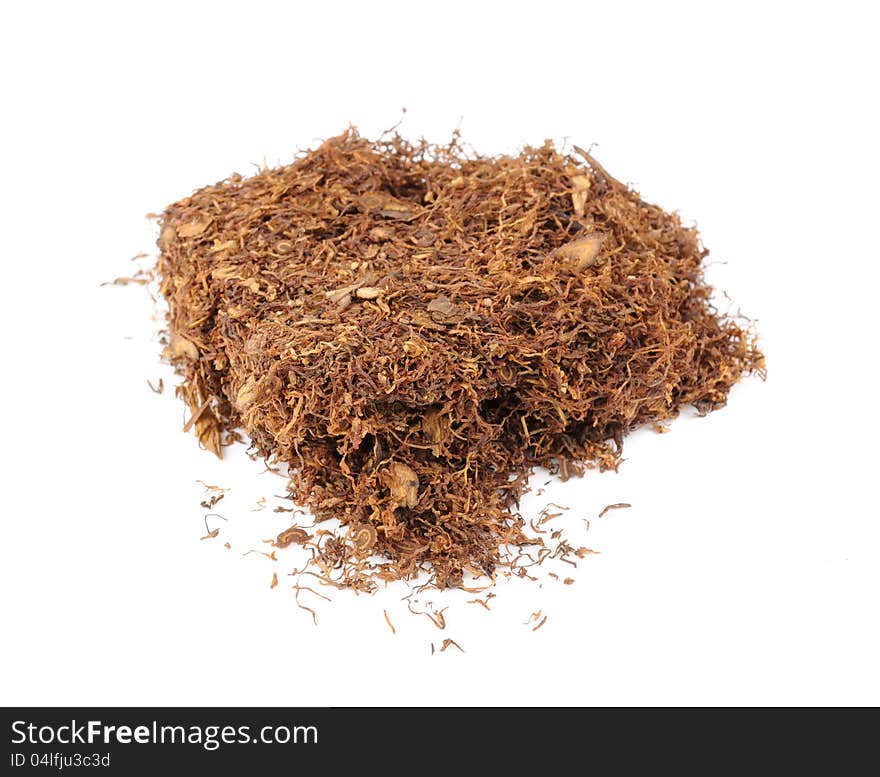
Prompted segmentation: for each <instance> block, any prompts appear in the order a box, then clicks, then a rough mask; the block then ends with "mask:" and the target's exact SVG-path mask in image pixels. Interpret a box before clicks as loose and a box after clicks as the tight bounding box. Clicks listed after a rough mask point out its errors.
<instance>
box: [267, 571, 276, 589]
mask: <svg viewBox="0 0 880 777" xmlns="http://www.w3.org/2000/svg"><path fill="white" fill-rule="evenodd" d="M277 587H278V573H277V572H273V573H272V582H271V583H269V588H277Z"/></svg>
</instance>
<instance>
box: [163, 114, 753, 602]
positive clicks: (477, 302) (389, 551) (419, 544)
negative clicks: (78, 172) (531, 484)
mask: <svg viewBox="0 0 880 777" xmlns="http://www.w3.org/2000/svg"><path fill="white" fill-rule="evenodd" d="M575 151H576V152H577V153H576V155H575V154H567V153H563V152H561V151H559V150H557V149H556V148H555V147H554V145H553V144H552V143H550V142H547V143H545V144H544V145H542V146H540V147H535V148H532V147H527V148H525V149H523V150H522V152H520V153H519V154H517V155H512V156H499V157H484V156H478V155H474V154H473V153H469V152H466V151H465V149H464V147H463V145H462V144H461V143H460V141H459V139H458V137H457V136H454V137H453V139H452V141H451V142H450V143H449V144H448V145H445V146H433V145H430V144H428V143H427V142H425V141H420V142H417V143H410V142H407V141H406V140H404V139H402V138H401V137H399V136H397V135H391V134H386V135H384V136H383V137H382V138H380V139H379V140H378V141H376V142H371V141H369V140H366V139H364V138H362V137H360V136H359V135H358V134H357V132H356V131H355V130H349V131H347V132H345V133H344V134H342V135H340V136H338V137H335V138H332V139H330V140H328V141H326V142H325V143H324V144H323V145H321V146H320V147H319V148H317V149H315V150H313V151H310V152H308V153H304V154H302V155H301V156H299V158H297V159H296V161H295V162H294V163H293V164H291V165H288V166H284V167H279V168H276V169H264V170H262V171H261V172H259V173H257V174H256V175H254V176H253V177H251V178H248V179H245V178H242V177H241V176H239V175H232V176H230V177H229V178H227V179H226V180H224V181H221V182H220V183H217V184H215V185H213V186H208V187H205V188H203V189H200V190H199V191H197V192H195V193H194V194H193V195H192V196H190V197H187V198H185V199H183V200H181V201H179V202H177V203H175V204H173V205H171V206H169V207H168V208H167V209H166V210H165V212H164V213H163V214H162V216H161V220H160V236H159V240H158V244H159V248H160V256H159V262H158V267H157V270H158V276H159V279H160V288H161V292H162V294H163V295H164V297H165V298H166V299H167V301H168V305H169V312H168V326H169V339H168V345H167V347H166V348H165V352H164V353H165V355H166V357H167V358H168V359H170V360H171V361H172V362H173V363H174V365H175V366H176V367H177V369H178V370H179V371H180V372H181V373H182V374H183V376H184V382H183V385H182V386H181V388H180V393H181V395H182V396H183V398H184V399H185V400H186V402H187V404H188V405H189V408H190V412H191V417H190V421H189V426H190V427H192V428H193V429H194V431H195V434H196V436H197V437H198V439H199V441H200V442H201V444H202V445H203V446H204V447H205V448H207V449H208V450H211V451H213V452H214V453H215V454H217V455H218V456H220V455H221V454H222V448H221V440H223V439H224V437H223V435H224V434H225V435H226V437H225V439H226V440H227V441H229V440H230V439H235V437H234V436H233V435H235V434H236V433H235V431H234V430H235V429H237V428H242V429H243V430H244V431H245V432H246V433H247V434H248V435H250V437H251V439H252V440H253V442H254V445H255V446H256V449H257V450H258V451H259V453H260V454H262V455H264V456H266V457H269V456H272V457H274V460H276V461H279V462H285V463H287V464H289V468H290V474H291V491H290V496H291V497H292V498H293V499H295V500H296V501H298V502H300V503H302V504H304V505H306V506H308V507H309V508H310V509H311V511H312V512H313V513H314V515H315V516H316V518H317V519H318V520H319V521H322V520H325V519H329V518H337V519H339V521H341V523H342V524H343V528H342V530H341V531H340V532H336V533H332V532H323V533H321V532H319V533H318V534H317V535H316V537H315V538H309V539H308V540H307V541H306V540H303V539H302V538H301V535H299V534H298V533H296V534H295V535H290V539H291V541H294V542H300V541H302V542H304V544H305V545H306V547H308V549H309V550H310V551H312V552H313V553H314V561H313V563H314V564H315V565H316V567H317V568H318V569H319V570H320V573H321V576H322V578H324V579H326V580H328V581H330V580H332V582H333V584H335V585H339V586H345V587H353V588H355V589H356V590H371V589H372V588H374V587H375V586H376V585H377V583H378V582H379V581H384V582H387V581H390V580H396V579H401V578H403V579H409V578H413V577H415V576H416V575H418V574H419V573H420V572H423V571H427V572H428V573H429V574H430V575H431V577H432V580H433V583H434V585H436V586H438V587H441V588H442V587H446V586H459V585H461V584H462V581H463V579H464V575H465V574H470V575H477V576H480V575H485V576H488V577H489V578H490V579H494V575H495V574H496V570H498V569H499V568H500V567H501V568H510V564H511V556H510V554H511V552H513V553H514V554H515V553H516V549H517V548H519V549H521V548H522V546H524V545H527V544H532V545H535V544H537V545H542V544H543V543H541V542H540V541H538V540H535V539H533V538H530V537H528V536H527V535H526V533H525V531H524V530H525V529H526V525H525V522H524V520H523V519H522V517H521V516H520V515H519V514H518V513H517V512H516V505H517V503H518V499H519V497H520V496H521V495H522V494H523V493H524V491H525V489H526V485H527V479H528V476H529V474H530V473H531V472H532V471H533V469H534V468H535V467H536V466H545V467H548V468H549V469H550V470H551V471H552V472H554V473H556V474H558V475H559V476H560V477H562V478H563V479H565V478H568V477H571V476H577V475H581V474H583V472H584V470H585V468H599V469H607V468H615V467H616V466H617V465H618V463H619V461H620V446H621V443H622V440H623V438H624V436H625V435H626V434H627V433H628V432H629V431H631V430H632V429H634V428H636V427H639V426H642V425H645V424H662V423H663V422H664V421H666V420H669V419H671V418H673V417H675V416H676V415H677V414H678V413H679V412H680V411H681V409H682V408H683V407H685V406H687V405H692V406H694V407H696V408H697V410H698V411H699V412H700V413H705V412H708V411H710V410H714V409H716V408H719V407H721V406H723V405H724V404H725V402H726V399H727V394H728V392H729V390H730V388H731V386H732V385H733V384H734V383H736V382H737V381H738V380H739V379H740V378H741V377H742V376H743V374H745V373H749V372H757V373H759V374H761V375H763V370H764V362H763V357H762V355H761V353H760V351H759V350H758V348H757V346H756V340H755V336H754V334H753V333H752V332H751V330H750V329H749V328H748V326H747V325H744V324H742V323H741V322H738V321H737V320H734V319H732V318H728V317H725V316H722V315H720V314H719V313H718V312H717V311H716V310H715V308H714V307H713V305H712V303H711V301H710V296H711V293H712V289H711V287H709V286H708V285H706V283H705V282H704V279H703V268H702V262H703V259H704V257H705V256H706V254H707V252H706V250H705V249H704V248H703V247H702V245H701V244H700V242H699V239H698V236H697V233H696V231H695V230H694V229H692V228H687V227H683V226H682V225H681V223H680V221H679V218H678V216H677V215H675V214H670V213H666V212H664V211H663V210H662V209H660V208H659V207H657V206H655V205H651V204H649V203H647V202H644V201H643V200H642V199H641V198H640V197H639V195H638V194H637V193H636V192H633V191H631V190H629V189H628V188H627V187H626V186H625V185H623V184H621V183H620V182H618V181H617V180H615V179H614V178H612V177H611V176H610V175H609V174H608V173H607V172H606V171H605V170H604V169H603V168H602V167H601V166H600V165H599V164H598V163H597V162H596V161H595V160H594V159H593V158H592V157H591V156H590V155H589V154H587V153H586V152H583V151H581V150H580V149H577V148H576V149H575ZM284 539H285V538H282V537H279V541H278V542H277V543H276V544H278V545H279V546H282V544H283V543H284ZM542 557H543V556H542ZM514 572H515V573H516V574H518V575H522V576H528V575H526V573H525V570H524V569H519V570H518V571H517V570H514Z"/></svg>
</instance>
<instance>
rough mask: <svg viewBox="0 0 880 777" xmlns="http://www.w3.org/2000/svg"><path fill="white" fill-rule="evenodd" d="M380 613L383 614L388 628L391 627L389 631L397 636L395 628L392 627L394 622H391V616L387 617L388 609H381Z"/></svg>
mask: <svg viewBox="0 0 880 777" xmlns="http://www.w3.org/2000/svg"><path fill="white" fill-rule="evenodd" d="M382 613H383V614H384V615H385V622H386V623H387V624H388V628H389V629H391V633H392V634H394V635H395V636H397V629H395V628H394V624H393V623H392V622H391V618H389V617H388V611H387V610H382Z"/></svg>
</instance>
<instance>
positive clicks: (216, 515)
mask: <svg viewBox="0 0 880 777" xmlns="http://www.w3.org/2000/svg"><path fill="white" fill-rule="evenodd" d="M208 518H221V519H222V520H224V521H225V520H226V518H224V517H223V516H222V515H220V513H208V514H207V515H205V531H206V532H207V534H205V536H204V537H200V538H199V539H202V540H213V539H214V538H215V537H216V536H217V535H218V534H220V528H219V527H218V528H216V529H211V528H210V527H209V526H208Z"/></svg>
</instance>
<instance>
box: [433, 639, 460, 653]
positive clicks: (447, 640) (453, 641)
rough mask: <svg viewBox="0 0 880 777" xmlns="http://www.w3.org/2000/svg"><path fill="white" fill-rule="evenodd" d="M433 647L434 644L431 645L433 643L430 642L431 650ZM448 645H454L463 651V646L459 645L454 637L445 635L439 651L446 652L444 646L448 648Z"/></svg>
mask: <svg viewBox="0 0 880 777" xmlns="http://www.w3.org/2000/svg"><path fill="white" fill-rule="evenodd" d="M433 647H434V646H433V644H432V645H431V648H432V650H433ZM449 647H456V648H458V649H459V650H460V651H461V652H462V653H464V652H465V651H464V648H463V647H462V646H461V645H459V644H458V643H457V642H456V641H455V640H454V639H449V638H448V637H447V638H446V639H444V640H443V642H442V644H441V645H440V652H441V653H445V652H446V648H449Z"/></svg>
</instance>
